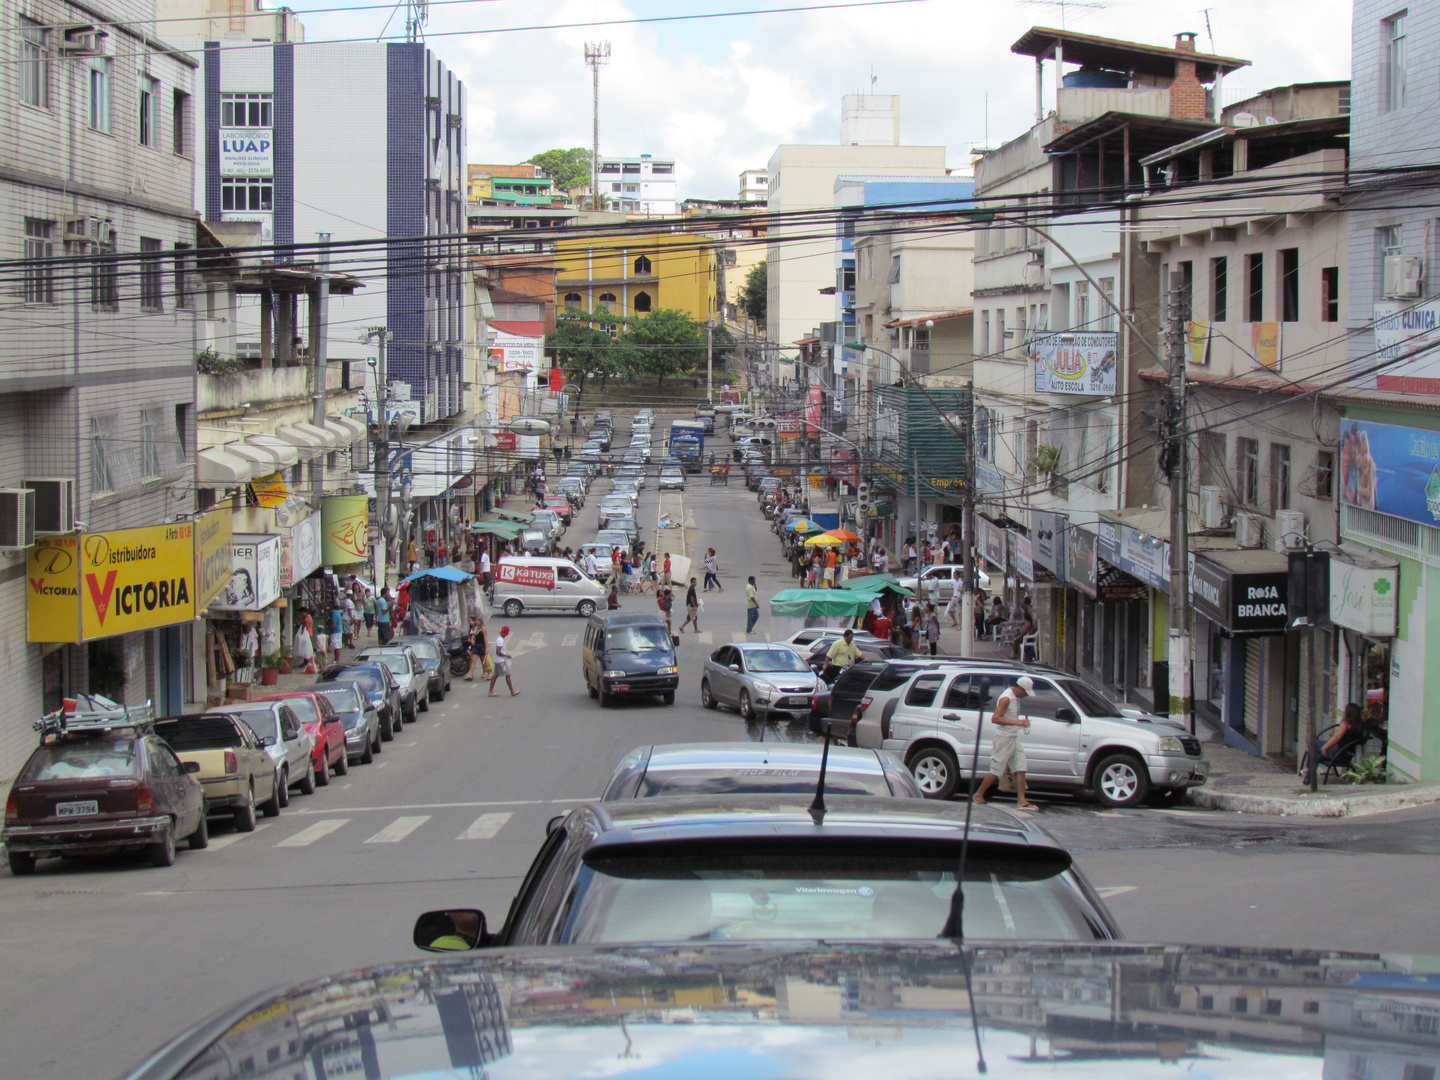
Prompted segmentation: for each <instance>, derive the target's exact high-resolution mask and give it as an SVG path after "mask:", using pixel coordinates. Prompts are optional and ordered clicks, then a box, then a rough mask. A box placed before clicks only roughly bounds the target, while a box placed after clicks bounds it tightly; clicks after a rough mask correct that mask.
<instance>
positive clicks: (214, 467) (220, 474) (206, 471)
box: [195, 446, 253, 487]
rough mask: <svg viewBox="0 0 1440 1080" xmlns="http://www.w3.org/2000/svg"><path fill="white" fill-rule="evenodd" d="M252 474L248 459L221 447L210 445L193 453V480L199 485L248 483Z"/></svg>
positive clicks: (212, 485) (220, 485)
mask: <svg viewBox="0 0 1440 1080" xmlns="http://www.w3.org/2000/svg"><path fill="white" fill-rule="evenodd" d="M252 475H253V470H252V469H251V467H250V462H249V461H247V460H246V459H245V458H243V457H237V456H236V455H234V454H230V453H226V452H225V450H224V449H222V448H221V447H218V446H212V447H210V449H208V450H201V451H199V452H198V453H197V454H196V455H195V482H196V483H197V484H199V485H200V486H201V487H229V486H231V485H232V484H248V483H249V482H250V478H251V476H252Z"/></svg>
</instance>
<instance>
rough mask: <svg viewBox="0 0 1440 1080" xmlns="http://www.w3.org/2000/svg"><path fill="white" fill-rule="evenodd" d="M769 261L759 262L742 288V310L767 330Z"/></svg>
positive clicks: (751, 269)
mask: <svg viewBox="0 0 1440 1080" xmlns="http://www.w3.org/2000/svg"><path fill="white" fill-rule="evenodd" d="M769 265H770V264H769V261H768V260H767V261H765V262H758V263H756V264H755V265H754V266H752V267H751V268H750V273H748V274H746V275H745V284H744V285H743V286H741V288H740V310H741V311H743V312H745V314H746V315H748V316H749V317H750V318H752V319H754V320H755V321H756V322H757V323H759V324H760V329H762V330H763V329H765V314H766V311H765V305H766V302H767V300H768V299H769V296H770V283H769Z"/></svg>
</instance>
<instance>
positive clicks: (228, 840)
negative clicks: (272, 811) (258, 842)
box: [209, 821, 270, 851]
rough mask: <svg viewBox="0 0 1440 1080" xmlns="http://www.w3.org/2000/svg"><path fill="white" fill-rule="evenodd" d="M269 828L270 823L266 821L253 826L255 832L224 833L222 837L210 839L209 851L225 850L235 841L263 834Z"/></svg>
mask: <svg viewBox="0 0 1440 1080" xmlns="http://www.w3.org/2000/svg"><path fill="white" fill-rule="evenodd" d="M269 827H270V823H269V822H268V821H266V822H261V823H257V824H256V826H255V832H232V833H226V834H225V835H224V836H214V837H211V838H210V847H209V850H210V851H218V850H219V849H220V848H227V847H229V846H230V845H231V844H233V843H235V842H236V841H237V840H244V839H245V838H246V837H247V836H254V835H255V833H258V832H263V831H264V830H265V829H268V828H269Z"/></svg>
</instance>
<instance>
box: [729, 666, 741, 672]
mask: <svg viewBox="0 0 1440 1080" xmlns="http://www.w3.org/2000/svg"><path fill="white" fill-rule="evenodd" d="M730 670H731V671H739V670H740V665H739V664H731V665H730Z"/></svg>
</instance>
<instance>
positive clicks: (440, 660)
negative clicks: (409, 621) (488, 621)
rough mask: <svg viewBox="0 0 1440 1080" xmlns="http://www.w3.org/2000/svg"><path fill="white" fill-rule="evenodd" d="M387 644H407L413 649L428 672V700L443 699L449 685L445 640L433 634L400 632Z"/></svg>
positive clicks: (448, 689)
mask: <svg viewBox="0 0 1440 1080" xmlns="http://www.w3.org/2000/svg"><path fill="white" fill-rule="evenodd" d="M389 644H391V645H407V646H409V647H410V648H411V649H412V650H413V651H414V653H415V655H416V656H418V657H419V658H420V662H421V663H422V664H424V665H425V670H426V671H427V672H429V674H430V700H431V701H444V700H445V695H446V694H448V693H449V692H450V686H451V681H450V664H449V662H448V659H447V656H446V652H445V642H444V641H443V640H442V639H441V638H439V637H436V636H435V635H433V634H401V635H400V636H398V637H393V638H391V639H390V642H389Z"/></svg>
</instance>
